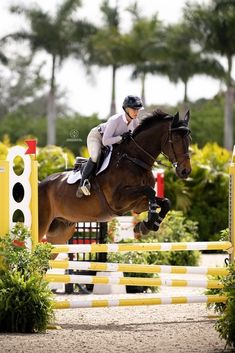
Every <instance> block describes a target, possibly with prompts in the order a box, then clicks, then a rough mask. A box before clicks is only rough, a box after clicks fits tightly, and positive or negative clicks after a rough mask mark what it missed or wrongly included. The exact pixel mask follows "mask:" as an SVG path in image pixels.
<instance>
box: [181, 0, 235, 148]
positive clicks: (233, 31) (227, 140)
mask: <svg viewBox="0 0 235 353" xmlns="http://www.w3.org/2000/svg"><path fill="white" fill-rule="evenodd" d="M184 17H185V19H186V21H187V22H188V25H189V26H190V27H191V28H192V30H193V33H194V38H195V40H196V41H197V43H198V44H199V45H200V46H201V48H202V50H203V51H204V52H205V53H210V54H213V55H220V56H221V57H225V58H226V60H227V67H225V68H224V70H225V71H226V75H225V84H226V93H225V107H224V147H225V148H227V149H229V150H231V149H232V148H233V102H234V81H233V78H232V64H233V57H234V55H235V41H234V38H235V5H234V1H229V0H226V1H224V0H223V1H221V0H211V2H210V3H209V4H208V5H205V4H203V5H199V4H194V5H190V6H189V5H186V7H185V9H184Z"/></svg>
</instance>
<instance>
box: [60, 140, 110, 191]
mask: <svg viewBox="0 0 235 353" xmlns="http://www.w3.org/2000/svg"><path fill="white" fill-rule="evenodd" d="M112 150H113V146H110V151H109V154H107V156H106V157H105V159H104V161H103V163H102V165H101V166H100V168H99V170H98V171H97V172H96V175H98V174H100V173H101V172H103V171H104V170H105V169H107V168H108V165H109V162H110V159H111V154H112ZM81 177H82V176H81V172H80V170H77V171H74V170H71V172H69V175H68V178H67V183H68V184H75V183H76V182H77V181H78V180H80V179H81Z"/></svg>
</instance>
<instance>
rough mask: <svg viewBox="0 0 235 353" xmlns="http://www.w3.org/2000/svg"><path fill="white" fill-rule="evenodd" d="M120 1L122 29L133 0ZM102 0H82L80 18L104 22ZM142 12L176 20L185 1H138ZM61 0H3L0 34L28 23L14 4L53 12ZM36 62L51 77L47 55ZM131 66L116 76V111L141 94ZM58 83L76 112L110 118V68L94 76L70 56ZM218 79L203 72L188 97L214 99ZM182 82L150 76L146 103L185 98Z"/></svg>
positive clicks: (166, 20) (201, 0)
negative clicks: (13, 12) (43, 63)
mask: <svg viewBox="0 0 235 353" xmlns="http://www.w3.org/2000/svg"><path fill="white" fill-rule="evenodd" d="M116 1H117V2H118V5H119V7H120V10H121V18H122V28H123V29H124V30H125V28H127V27H126V26H128V24H129V23H130V21H129V20H130V18H129V17H128V14H127V13H126V12H125V11H124V10H125V8H126V7H127V6H128V4H131V3H133V1H134V0H110V4H111V5H114V4H116ZM101 2H102V0H83V6H82V8H81V9H79V14H80V17H83V18H84V17H85V18H86V19H89V21H91V22H94V23H96V24H101V23H102V18H101V14H100V11H99V6H100V4H101ZM137 2H138V4H139V6H140V8H141V9H142V14H143V15H145V16H151V15H153V14H154V13H156V12H157V13H158V17H159V19H160V20H162V21H163V22H164V23H165V24H169V23H177V21H179V20H180V18H181V16H182V8H183V7H184V5H185V3H186V1H185V0H137ZM197 2H199V3H207V2H208V0H197ZM60 3H61V0H34V1H33V0H32V1H31V0H18V1H17V0H0V37H2V36H3V35H5V34H7V33H10V32H14V31H15V30H19V29H22V28H23V26H24V25H25V23H24V20H23V17H18V18H17V17H16V16H15V15H11V14H9V12H8V10H7V9H8V7H9V6H10V5H12V4H27V6H28V5H31V4H32V5H33V4H38V5H39V6H40V7H41V8H43V9H45V10H47V11H50V12H53V10H55V8H56V6H57V5H58V4H60ZM35 60H37V62H41V61H43V60H46V62H48V64H47V65H46V66H45V68H44V74H45V76H46V77H48V78H49V72H50V66H49V61H48V57H47V56H46V55H45V54H40V55H38V57H37V58H36V59H35ZM130 75H131V68H121V69H119V70H118V71H117V78H116V104H117V111H120V110H121V105H122V102H123V99H124V97H125V96H126V95H129V94H134V95H138V96H139V95H140V92H141V85H140V81H139V80H136V81H131V79H130ZM57 84H58V85H59V86H60V88H61V89H63V90H65V91H66V92H67V94H66V102H67V104H68V105H69V106H70V107H71V108H72V109H73V110H75V111H77V112H79V113H81V114H84V115H90V114H93V113H97V114H98V116H99V117H100V118H102V119H103V118H107V117H108V114H109V110H110V100H111V68H104V69H98V68H97V67H94V68H93V69H92V76H91V77H88V76H87V75H86V72H85V69H84V67H83V66H82V64H81V63H80V62H79V61H75V60H73V59H68V60H67V61H65V63H64V65H63V67H62V69H61V70H60V71H59V72H58V73H57ZM219 88H220V86H219V82H218V81H217V80H214V79H212V78H210V77H207V76H204V75H201V76H197V77H194V78H193V79H192V80H190V82H189V85H188V95H189V99H190V100H192V101H194V100H196V99H198V98H202V97H203V98H211V97H213V96H214V95H215V94H216V93H217V92H218V90H219ZM183 92H184V87H183V84H181V83H179V84H177V85H175V84H173V83H170V81H169V80H168V79H167V78H163V77H160V76H156V75H155V76H152V75H148V76H147V80H146V104H147V105H150V104H153V105H155V106H158V105H161V104H170V105H177V103H178V102H180V101H182V99H183Z"/></svg>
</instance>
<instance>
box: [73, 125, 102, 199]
mask: <svg viewBox="0 0 235 353" xmlns="http://www.w3.org/2000/svg"><path fill="white" fill-rule="evenodd" d="M101 146H102V136H101V135H100V133H99V131H98V129H97V128H93V129H92V130H91V131H90V133H89V135H88V137H87V148H88V152H89V154H90V158H89V160H88V162H87V164H86V166H85V168H84V170H83V172H82V178H81V181H80V186H79V188H78V191H77V197H82V196H83V195H86V196H89V195H90V194H91V193H90V189H91V185H90V178H91V176H92V174H93V173H94V171H95V169H96V166H97V160H98V158H99V156H100V152H101Z"/></svg>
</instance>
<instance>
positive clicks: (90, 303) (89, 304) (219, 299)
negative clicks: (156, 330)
mask: <svg viewBox="0 0 235 353" xmlns="http://www.w3.org/2000/svg"><path fill="white" fill-rule="evenodd" d="M226 301H227V298H226V296H219V295H208V296H206V295H188V296H182V297H150V298H148V297H147V296H145V297H144V298H126V299H125V298H124V299H97V300H85V299H83V300H73V301H69V300H63V301H55V302H54V308H55V309H72V308H98V307H114V306H140V305H161V304H186V303H224V302H226Z"/></svg>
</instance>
